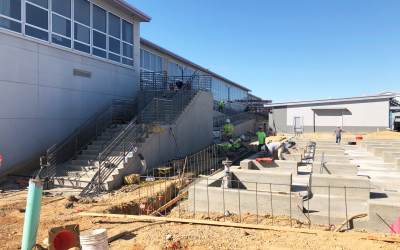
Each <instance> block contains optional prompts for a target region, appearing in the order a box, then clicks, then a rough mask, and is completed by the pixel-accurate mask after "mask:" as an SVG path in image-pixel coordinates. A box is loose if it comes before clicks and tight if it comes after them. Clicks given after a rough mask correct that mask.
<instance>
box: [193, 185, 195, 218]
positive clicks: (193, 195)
mask: <svg viewBox="0 0 400 250" xmlns="http://www.w3.org/2000/svg"><path fill="white" fill-rule="evenodd" d="M195 218H196V183H194V185H193V219H195Z"/></svg>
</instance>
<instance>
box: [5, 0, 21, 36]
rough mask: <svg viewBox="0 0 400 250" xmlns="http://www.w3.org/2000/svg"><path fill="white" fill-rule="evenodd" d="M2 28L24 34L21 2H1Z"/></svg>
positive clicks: (13, 0) (10, 0)
mask: <svg viewBox="0 0 400 250" xmlns="http://www.w3.org/2000/svg"><path fill="white" fill-rule="evenodd" d="M0 28H3V29H8V30H11V31H15V32H18V33H21V32H22V24H21V0H0Z"/></svg>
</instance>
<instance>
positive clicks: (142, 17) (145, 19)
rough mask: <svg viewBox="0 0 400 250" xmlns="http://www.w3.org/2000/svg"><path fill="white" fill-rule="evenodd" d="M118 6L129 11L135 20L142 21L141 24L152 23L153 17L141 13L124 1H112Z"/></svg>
mask: <svg viewBox="0 0 400 250" xmlns="http://www.w3.org/2000/svg"><path fill="white" fill-rule="evenodd" d="M112 1H113V2H115V3H116V4H118V5H120V6H121V7H122V8H124V9H126V10H128V11H129V12H130V13H131V14H132V15H133V16H134V17H135V19H137V20H139V21H141V22H150V20H151V17H150V16H148V15H146V14H145V13H143V12H141V11H140V10H138V9H136V8H135V7H133V6H132V5H130V4H129V3H127V2H125V1H124V0H112Z"/></svg>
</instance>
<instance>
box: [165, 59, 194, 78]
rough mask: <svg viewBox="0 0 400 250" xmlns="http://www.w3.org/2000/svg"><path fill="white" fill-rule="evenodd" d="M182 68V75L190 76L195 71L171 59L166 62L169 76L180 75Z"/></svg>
mask: <svg viewBox="0 0 400 250" xmlns="http://www.w3.org/2000/svg"><path fill="white" fill-rule="evenodd" d="M182 70H183V76H192V75H193V73H194V72H195V71H194V70H192V69H189V68H186V66H183V65H180V64H178V63H175V62H173V61H169V62H168V75H169V76H182Z"/></svg>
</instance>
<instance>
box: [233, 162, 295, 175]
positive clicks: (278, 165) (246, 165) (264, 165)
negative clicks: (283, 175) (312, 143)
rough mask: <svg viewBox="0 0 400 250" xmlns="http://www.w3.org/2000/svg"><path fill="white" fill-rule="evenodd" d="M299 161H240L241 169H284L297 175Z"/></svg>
mask: <svg viewBox="0 0 400 250" xmlns="http://www.w3.org/2000/svg"><path fill="white" fill-rule="evenodd" d="M297 166H298V163H297V161H289V160H274V161H272V162H258V161H256V160H249V159H246V160H243V161H241V162H240V168H241V169H253V170H263V171H264V170H271V171H284V172H290V173H292V174H293V175H297V172H298V170H297Z"/></svg>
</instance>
